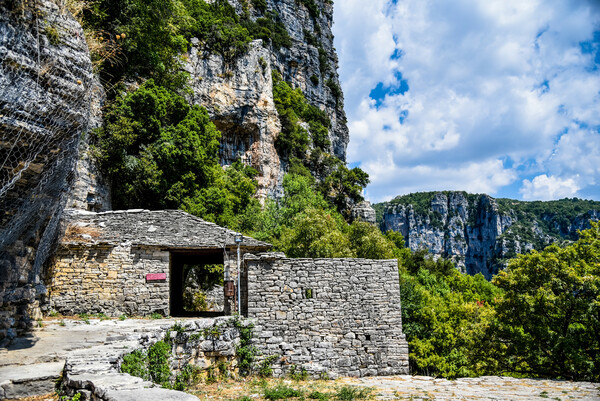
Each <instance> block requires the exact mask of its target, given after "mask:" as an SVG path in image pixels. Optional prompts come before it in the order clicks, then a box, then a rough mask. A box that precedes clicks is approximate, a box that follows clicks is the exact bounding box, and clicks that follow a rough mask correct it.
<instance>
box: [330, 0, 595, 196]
mask: <svg viewBox="0 0 600 401" xmlns="http://www.w3.org/2000/svg"><path fill="white" fill-rule="evenodd" d="M333 30H334V34H335V46H336V48H337V51H338V56H339V62H340V69H339V72H340V80H341V84H342V88H343V90H344V96H345V108H346V113H347V115H348V126H349V128H350V144H349V146H348V162H349V163H350V165H352V166H355V165H358V166H360V167H361V168H362V169H364V170H365V171H367V172H368V173H369V175H370V177H371V184H369V186H368V187H367V190H366V197H367V198H368V199H369V200H371V201H372V202H380V201H384V200H389V199H391V198H393V197H395V196H397V195H402V194H407V193H411V192H418V191H434V190H465V191H469V192H475V193H487V194H490V195H492V196H496V197H509V198H515V199H522V200H550V199H560V198H564V197H579V198H586V199H596V200H600V0H578V1H566V0H563V1H535V0H453V1H445V0H437V1H431V0H369V1H364V0H335V15H334V26H333Z"/></svg>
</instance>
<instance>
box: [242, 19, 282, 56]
mask: <svg viewBox="0 0 600 401" xmlns="http://www.w3.org/2000/svg"><path fill="white" fill-rule="evenodd" d="M243 26H244V27H245V28H246V29H247V30H248V33H249V34H250V36H251V37H252V39H262V41H263V43H265V44H269V43H270V44H271V47H272V48H273V49H275V50H279V49H280V48H282V47H285V48H289V47H291V46H292V38H291V37H290V35H289V33H288V31H287V29H286V28H285V25H283V22H281V20H280V19H279V16H278V15H277V13H275V12H266V13H265V16H264V17H261V18H257V19H256V21H252V20H250V19H247V20H245V21H244V22H243Z"/></svg>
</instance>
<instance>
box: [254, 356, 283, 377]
mask: <svg viewBox="0 0 600 401" xmlns="http://www.w3.org/2000/svg"><path fill="white" fill-rule="evenodd" d="M278 358H279V355H269V356H268V357H266V358H265V359H263V360H262V361H261V362H260V364H259V365H258V372H257V373H258V376H260V377H271V376H273V367H272V365H273V362H275V360H277V359H278Z"/></svg>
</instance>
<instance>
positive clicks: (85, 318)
mask: <svg viewBox="0 0 600 401" xmlns="http://www.w3.org/2000/svg"><path fill="white" fill-rule="evenodd" d="M79 319H80V320H82V321H83V322H84V323H85V324H90V316H89V315H88V314H87V313H80V314H79Z"/></svg>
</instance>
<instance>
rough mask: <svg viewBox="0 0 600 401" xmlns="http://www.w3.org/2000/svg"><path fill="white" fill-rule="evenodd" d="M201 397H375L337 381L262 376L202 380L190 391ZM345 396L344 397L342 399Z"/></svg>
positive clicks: (266, 400) (257, 400)
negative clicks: (214, 380) (297, 379)
mask: <svg viewBox="0 0 600 401" xmlns="http://www.w3.org/2000/svg"><path fill="white" fill-rule="evenodd" d="M187 392H188V393H191V394H193V395H195V396H197V397H198V398H200V399H219V400H230V401H248V400H252V401H271V400H295V401H300V400H304V401H309V400H317V401H337V400H372V399H374V397H373V396H372V395H374V394H372V389H370V388H362V387H355V386H351V385H347V384H342V383H340V382H339V381H335V380H310V379H309V380H306V381H301V382H299V381H295V380H292V379H290V378H287V379H275V378H260V377H256V376H253V377H248V378H244V379H238V380H233V379H228V380H218V381H217V382H214V383H201V384H198V385H196V386H195V387H194V388H192V389H189V390H188V391H187ZM339 396H341V397H345V398H339Z"/></svg>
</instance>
